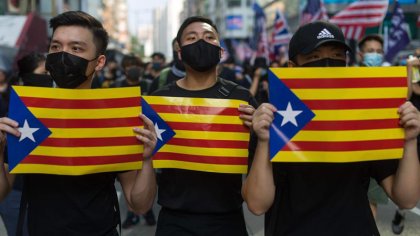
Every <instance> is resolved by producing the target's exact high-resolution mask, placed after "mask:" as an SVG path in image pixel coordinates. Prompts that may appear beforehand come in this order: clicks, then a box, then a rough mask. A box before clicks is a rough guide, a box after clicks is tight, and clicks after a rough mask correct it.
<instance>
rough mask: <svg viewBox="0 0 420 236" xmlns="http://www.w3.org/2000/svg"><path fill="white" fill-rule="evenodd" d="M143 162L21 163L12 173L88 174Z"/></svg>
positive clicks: (133, 165) (120, 168)
mask: <svg viewBox="0 0 420 236" xmlns="http://www.w3.org/2000/svg"><path fill="white" fill-rule="evenodd" d="M141 166H142V162H139V161H138V162H128V163H118V164H106V165H90V166H60V165H45V164H19V165H17V166H16V167H15V168H14V169H13V170H12V171H11V172H10V173H13V174H21V173H37V174H54V175H86V174H93V173H102V172H116V171H126V170H139V169H140V168H141Z"/></svg>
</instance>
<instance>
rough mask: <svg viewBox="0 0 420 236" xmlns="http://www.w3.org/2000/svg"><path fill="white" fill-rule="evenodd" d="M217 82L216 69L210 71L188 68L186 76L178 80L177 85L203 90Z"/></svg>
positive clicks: (188, 88)
mask: <svg viewBox="0 0 420 236" xmlns="http://www.w3.org/2000/svg"><path fill="white" fill-rule="evenodd" d="M216 82H217V72H216V69H214V70H211V71H208V72H197V71H192V70H187V72H186V75H185V78H183V79H180V80H178V81H177V85H178V86H179V87H181V88H183V89H186V90H203V89H207V88H210V87H212V86H213V85H214V84H215V83H216Z"/></svg>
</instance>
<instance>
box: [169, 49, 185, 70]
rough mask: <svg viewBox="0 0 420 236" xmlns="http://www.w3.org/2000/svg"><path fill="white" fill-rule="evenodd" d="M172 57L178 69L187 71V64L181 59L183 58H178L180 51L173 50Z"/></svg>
mask: <svg viewBox="0 0 420 236" xmlns="http://www.w3.org/2000/svg"><path fill="white" fill-rule="evenodd" d="M172 58H173V59H174V66H175V67H176V68H177V69H178V70H182V71H185V66H184V64H182V61H181V60H179V58H178V52H176V51H173V52H172Z"/></svg>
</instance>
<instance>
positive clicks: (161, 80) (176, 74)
mask: <svg viewBox="0 0 420 236" xmlns="http://www.w3.org/2000/svg"><path fill="white" fill-rule="evenodd" d="M178 51H179V45H178V42H177V41H176V38H174V39H173V40H172V57H173V60H172V62H171V63H170V64H169V65H170V67H168V68H165V69H163V70H162V71H161V72H160V74H159V77H157V78H156V79H154V80H153V82H152V85H150V89H149V94H152V93H153V92H154V91H156V90H158V89H160V88H162V87H163V86H165V85H167V84H170V83H172V82H174V81H176V80H179V79H181V78H184V77H185V66H184V64H182V61H181V60H180V59H179V57H178Z"/></svg>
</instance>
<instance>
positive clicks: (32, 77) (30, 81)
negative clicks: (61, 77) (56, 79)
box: [22, 74, 53, 87]
mask: <svg viewBox="0 0 420 236" xmlns="http://www.w3.org/2000/svg"><path fill="white" fill-rule="evenodd" d="M22 81H23V85H25V86H35V87H52V86H53V79H52V77H51V76H50V75H46V74H26V75H24V76H22Z"/></svg>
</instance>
